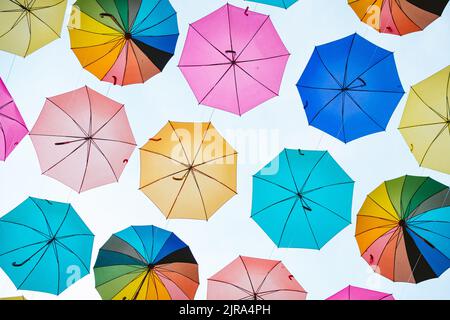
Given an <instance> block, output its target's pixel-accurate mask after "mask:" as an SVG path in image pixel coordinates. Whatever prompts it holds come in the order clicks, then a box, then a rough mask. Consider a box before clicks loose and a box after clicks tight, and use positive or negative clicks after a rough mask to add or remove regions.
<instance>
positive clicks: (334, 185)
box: [251, 149, 354, 249]
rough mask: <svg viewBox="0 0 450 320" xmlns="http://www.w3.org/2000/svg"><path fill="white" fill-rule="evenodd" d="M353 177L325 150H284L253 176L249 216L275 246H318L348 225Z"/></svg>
mask: <svg viewBox="0 0 450 320" xmlns="http://www.w3.org/2000/svg"><path fill="white" fill-rule="evenodd" d="M353 184H354V183H353V180H352V179H351V178H350V177H349V176H348V175H347V174H346V173H345V172H344V170H342V168H341V167H340V166H339V165H338V164H337V163H336V161H335V160H334V159H333V158H332V157H331V155H330V154H329V153H328V152H326V151H304V150H291V149H284V150H283V151H282V152H281V153H280V154H279V155H278V156H277V157H276V158H275V159H274V160H272V162H271V163H269V164H268V165H266V166H265V167H264V168H263V169H261V170H260V171H259V172H258V173H256V174H255V175H254V176H253V200H252V213H251V216H252V218H253V220H255V222H256V223H257V224H258V225H259V226H260V227H261V228H262V229H263V230H264V232H265V233H267V235H268V236H269V237H270V239H272V241H273V242H274V243H275V244H276V245H277V246H278V247H279V248H308V249H320V248H322V247H323V246H324V245H325V244H326V243H327V242H328V241H329V240H330V239H331V238H333V237H334V236H335V235H336V234H337V233H338V232H340V231H341V230H342V229H344V228H345V227H346V226H347V225H349V224H350V223H351V209H352V196H353Z"/></svg>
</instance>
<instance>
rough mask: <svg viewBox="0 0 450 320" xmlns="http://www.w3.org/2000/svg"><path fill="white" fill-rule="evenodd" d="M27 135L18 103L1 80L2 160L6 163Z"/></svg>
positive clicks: (0, 158) (0, 123) (0, 131)
mask: <svg viewBox="0 0 450 320" xmlns="http://www.w3.org/2000/svg"><path fill="white" fill-rule="evenodd" d="M27 133H28V129H27V126H26V125H25V122H24V121H23V119H22V116H21V115H20V112H19V110H18V109H17V106H16V103H15V102H14V100H13V98H12V97H11V95H10V93H9V91H8V89H7V88H6V86H5V84H4V83H3V80H2V79H1V78H0V160H2V161H5V160H6V158H7V157H8V156H9V154H10V153H11V152H12V151H13V150H14V148H15V147H16V146H17V145H18V144H19V142H20V141H22V139H23V137H25V136H26V135H27Z"/></svg>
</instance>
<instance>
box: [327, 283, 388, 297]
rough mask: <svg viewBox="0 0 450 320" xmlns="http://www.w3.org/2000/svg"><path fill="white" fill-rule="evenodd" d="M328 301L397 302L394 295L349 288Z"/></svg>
mask: <svg viewBox="0 0 450 320" xmlns="http://www.w3.org/2000/svg"><path fill="white" fill-rule="evenodd" d="M327 300H395V299H394V297H393V296H392V294H389V293H384V292H379V291H374V290H369V289H363V288H359V287H354V286H348V287H346V288H344V289H342V290H341V291H339V292H337V293H335V294H333V295H332V296H331V297H329V298H327Z"/></svg>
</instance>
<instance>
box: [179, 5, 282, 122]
mask: <svg viewBox="0 0 450 320" xmlns="http://www.w3.org/2000/svg"><path fill="white" fill-rule="evenodd" d="M288 58H289V52H288V51H287V49H286V47H285V46H284V44H283V42H282V41H281V39H280V37H279V35H278V33H277V31H276V30H275V27H274V26H273V24H272V22H271V20H270V18H269V16H267V15H263V14H260V13H256V12H252V11H250V10H248V9H241V8H238V7H235V6H232V5H230V4H226V5H224V6H223V7H221V8H220V9H218V10H216V11H214V12H213V13H211V14H209V15H208V16H206V17H204V18H202V19H200V20H198V21H196V22H194V23H192V24H191V25H190V26H189V31H188V35H187V39H186V43H185V45H184V49H183V53H182V55H181V59H180V64H179V67H180V69H181V72H182V73H183V75H184V77H185V78H186V80H187V81H188V83H189V85H190V87H191V89H192V91H193V92H194V94H195V97H196V98H197V100H198V102H199V104H203V105H206V106H210V107H214V108H217V109H221V110H225V111H228V112H232V113H234V114H238V115H242V114H244V113H246V112H247V111H249V110H251V109H253V108H255V107H256V106H258V105H260V104H261V103H263V102H265V101H267V100H269V99H271V98H273V97H275V96H278V93H279V91H280V85H281V79H282V77H283V73H284V69H285V67H286V63H287V60H288Z"/></svg>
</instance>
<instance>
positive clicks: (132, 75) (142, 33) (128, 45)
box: [69, 0, 178, 86]
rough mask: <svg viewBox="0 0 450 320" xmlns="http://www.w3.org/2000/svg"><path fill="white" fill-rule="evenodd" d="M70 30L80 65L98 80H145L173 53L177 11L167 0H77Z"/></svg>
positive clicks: (135, 81) (119, 83) (158, 70)
mask: <svg viewBox="0 0 450 320" xmlns="http://www.w3.org/2000/svg"><path fill="white" fill-rule="evenodd" d="M69 33H70V41H71V47H72V50H73V52H74V53H75V55H76V56H77V58H78V60H79V61H80V63H81V65H82V66H83V68H85V69H86V70H88V71H89V72H91V73H92V74H93V75H95V76H96V77H97V78H98V79H100V80H103V81H107V82H110V83H113V84H117V85H121V86H124V85H129V84H135V83H143V82H145V81H147V80H148V79H150V78H151V77H153V76H154V75H156V74H158V73H160V72H161V71H162V70H163V69H164V67H165V66H166V64H167V63H168V62H169V60H170V59H171V58H172V56H173V54H174V51H175V46H176V43H177V39H178V22H177V13H176V12H175V10H174V9H173V7H172V5H171V4H170V2H169V1H168V0H128V1H112V0H97V1H92V0H78V1H77V2H75V4H74V7H73V10H72V16H71V19H70V24H69Z"/></svg>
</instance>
